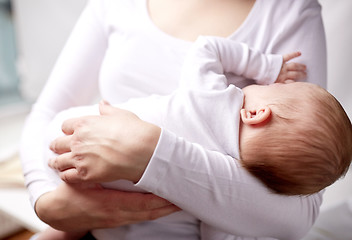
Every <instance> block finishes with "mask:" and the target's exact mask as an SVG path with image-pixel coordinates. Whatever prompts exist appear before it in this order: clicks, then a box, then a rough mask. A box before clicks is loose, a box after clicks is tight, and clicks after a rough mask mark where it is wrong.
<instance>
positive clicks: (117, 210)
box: [35, 183, 179, 231]
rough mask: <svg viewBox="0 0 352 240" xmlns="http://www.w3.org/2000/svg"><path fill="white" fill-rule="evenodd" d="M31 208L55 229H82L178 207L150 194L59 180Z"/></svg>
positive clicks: (114, 224) (134, 219)
mask: <svg viewBox="0 0 352 240" xmlns="http://www.w3.org/2000/svg"><path fill="white" fill-rule="evenodd" d="M35 210H36V213H37V215H38V216H39V218H40V219H41V220H43V221H44V222H46V223H47V224H49V225H50V226H52V227H54V228H56V229H58V230H63V231H86V230H90V229H96V228H112V227H118V226H122V225H126V224H132V223H137V222H141V221H147V220H153V219H157V218H159V217H163V216H166V215H168V214H171V213H173V212H175V211H178V210H179V209H178V208H177V207H176V206H174V205H172V204H171V203H170V202H168V201H166V200H165V199H162V198H159V197H157V196H155V195H153V194H143V193H130V192H122V191H117V190H109V189H103V188H102V187H100V185H98V184H89V185H88V184H66V183H62V184H61V185H60V186H59V187H58V188H57V189H56V190H54V191H52V192H49V193H46V194H44V195H42V196H41V197H40V198H39V199H38V201H37V202H36V206H35Z"/></svg>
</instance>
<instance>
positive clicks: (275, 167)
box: [241, 83, 352, 195]
mask: <svg viewBox="0 0 352 240" xmlns="http://www.w3.org/2000/svg"><path fill="white" fill-rule="evenodd" d="M302 86H303V87H306V88H307V91H305V94H302V95H300V96H296V97H295V98H292V97H287V98H286V99H284V100H283V99H278V100H277V101H274V102H273V103H272V104H271V106H270V107H271V109H272V116H271V120H270V122H269V123H268V124H267V127H264V128H263V130H262V131H261V133H260V134H258V135H256V136H255V137H253V138H251V139H250V140H248V142H246V143H245V144H247V146H249V147H248V151H247V150H246V152H241V162H242V164H243V166H244V167H245V168H246V169H247V170H248V171H249V172H250V173H251V174H253V175H254V176H255V177H257V178H259V179H260V180H261V181H262V182H263V183H264V184H265V185H266V186H268V187H269V188H270V189H272V190H273V191H274V192H276V193H280V194H285V195H307V194H312V193H315V192H318V191H320V190H322V189H324V188H325V187H327V186H329V185H331V184H332V183H334V182H335V181H336V180H337V179H339V178H340V177H342V176H344V175H345V174H346V172H347V170H348V168H349V165H350V163H351V158H352V126H351V122H350V120H349V118H348V116H347V114H346V112H345V111H344V109H343V107H342V106H341V104H340V103H339V102H338V101H337V100H336V98H335V97H333V96H332V95H331V94H329V93H328V92H327V91H326V90H324V89H323V88H321V87H318V86H316V85H313V84H309V83H305V84H304V85H302ZM307 106H308V108H307ZM246 149H247V148H246Z"/></svg>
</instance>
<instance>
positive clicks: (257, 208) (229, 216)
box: [50, 105, 321, 239]
mask: <svg viewBox="0 0 352 240" xmlns="http://www.w3.org/2000/svg"><path fill="white" fill-rule="evenodd" d="M100 107H101V111H102V116H100V117H99V116H96V117H90V118H79V119H72V120H69V121H66V122H65V123H64V130H65V131H66V133H68V134H72V135H69V136H66V137H63V138H60V139H57V140H56V141H55V142H54V143H53V144H52V149H53V150H55V151H57V152H61V153H62V152H66V153H65V154H62V155H61V156H59V157H58V158H56V159H55V160H53V161H51V162H50V164H51V166H52V167H55V168H57V169H59V170H61V177H62V178H63V179H65V180H66V181H69V182H70V181H71V182H80V181H83V182H95V181H97V182H101V181H110V180H112V179H119V178H124V179H127V180H131V181H134V182H136V181H138V180H139V181H138V183H137V185H138V186H140V187H142V188H144V189H145V190H148V191H151V192H152V193H155V194H157V195H159V196H161V197H164V198H165V199H167V200H169V201H171V202H172V203H174V204H176V205H177V206H179V207H180V208H182V209H184V210H186V211H188V212H190V213H191V214H193V215H194V216H196V217H198V218H199V219H201V220H202V221H204V222H206V223H208V224H210V225H212V226H215V227H217V228H219V229H221V230H224V231H226V232H230V233H232V234H234V235H237V236H252V237H274V238H278V239H299V238H300V237H302V236H303V235H304V234H305V233H306V232H307V231H308V229H309V228H310V227H311V226H312V224H313V222H314V220H315V218H316V217H317V215H318V212H319V206H320V204H321V194H315V195H311V196H307V197H285V196H280V195H276V194H272V193H270V192H269V191H268V190H267V188H265V187H264V186H263V185H262V184H261V183H259V182H258V181H257V180H256V179H254V178H253V177H251V176H250V175H249V174H248V173H247V172H246V171H245V169H243V168H242V167H241V166H240V165H239V164H238V161H237V160H235V159H233V158H231V157H229V156H226V155H223V154H221V153H218V152H213V151H209V150H206V149H204V148H202V147H201V146H199V145H197V144H193V143H190V142H187V141H186V140H184V139H182V138H178V137H176V136H175V135H174V134H172V133H170V132H168V131H166V130H164V131H163V132H162V133H161V135H160V129H159V128H158V127H156V126H154V125H151V124H149V123H146V122H143V121H141V120H139V119H138V118H137V117H136V116H135V115H134V114H132V113H130V112H127V111H125V110H120V109H116V108H113V107H111V106H107V105H101V106H100ZM107 125H111V126H113V127H111V128H109V134H108V136H109V137H106V136H107V132H106V129H107V128H106V126H107ZM130 132H132V133H133V134H131V135H129V133H130ZM126 134H127V135H128V138H126V136H127V135H126ZM98 139H99V140H98ZM102 139H103V140H102ZM126 139H128V141H125V140H126ZM70 144H71V146H70ZM155 145H156V146H155ZM90 146H94V147H90ZM136 146H137V147H136ZM70 148H72V152H69V150H70ZM97 155H99V156H101V157H100V161H99V164H100V165H98V167H97V165H96V164H97V162H96V161H95V157H94V156H97ZM150 158H151V159H150ZM111 159H114V161H110V160H111ZM148 163H149V164H148ZM147 164H148V165H147ZM119 169H120V170H119ZM121 169H122V170H121ZM141 176H142V177H141Z"/></svg>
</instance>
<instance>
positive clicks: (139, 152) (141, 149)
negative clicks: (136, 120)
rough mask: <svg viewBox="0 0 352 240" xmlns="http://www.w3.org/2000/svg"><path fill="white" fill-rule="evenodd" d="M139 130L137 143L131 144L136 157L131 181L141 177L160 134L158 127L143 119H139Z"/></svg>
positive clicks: (136, 180)
mask: <svg viewBox="0 0 352 240" xmlns="http://www.w3.org/2000/svg"><path fill="white" fill-rule="evenodd" d="M140 130H141V131H140V136H139V138H138V140H137V142H136V144H137V145H135V146H131V147H132V148H133V150H132V151H133V152H134V154H135V156H137V157H138V159H137V163H138V164H136V165H135V166H136V168H135V171H134V173H135V174H133V179H131V180H132V181H133V182H138V181H139V180H140V179H141V177H142V175H143V173H144V171H145V169H146V168H147V166H148V164H149V161H150V159H151V158H152V156H153V153H154V151H155V148H156V146H157V144H158V141H159V138H160V134H161V128H160V127H158V126H156V125H154V124H151V123H148V122H145V121H141V126H140ZM136 146H137V147H136Z"/></svg>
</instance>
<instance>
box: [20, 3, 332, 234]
mask: <svg viewBox="0 0 352 240" xmlns="http://www.w3.org/2000/svg"><path fill="white" fill-rule="evenodd" d="M320 10H321V9H320V6H319V4H318V3H317V2H316V1H315V0H296V1H293V0H291V1H289V0H287V1H274V0H267V1H261V0H258V1H256V3H255V5H254V7H253V9H252V10H251V12H250V14H249V16H248V17H247V19H246V20H245V22H244V23H243V24H242V25H241V27H240V28H239V29H238V30H237V31H236V32H234V33H233V34H232V35H231V36H229V37H228V38H229V39H232V40H235V41H237V42H244V43H247V44H248V45H249V46H250V47H253V48H255V49H258V50H261V51H262V52H265V53H281V54H283V53H288V52H291V51H293V50H300V51H301V52H302V54H303V56H302V57H301V58H300V59H299V61H301V62H303V63H305V64H306V65H307V67H308V71H309V72H308V81H310V82H313V83H318V84H319V85H321V86H323V87H325V86H326V50H325V41H324V31H323V27H322V22H321V15H320ZM190 46H191V42H187V41H184V40H180V39H177V38H174V37H172V36H169V35H167V34H165V33H164V32H162V31H160V30H159V29H158V28H157V27H156V26H155V25H153V23H152V21H151V20H150V19H149V16H148V11H147V8H146V0H115V1H113V0H92V1H91V2H90V3H89V5H88V6H87V8H86V9H85V11H84V12H83V14H82V16H81V18H80V20H79V21H78V23H77V25H76V27H75V29H74V31H73V33H72V35H71V37H70V39H69V40H68V43H67V45H66V47H65V48H64V50H63V52H62V54H61V56H60V58H59V59H58V62H57V64H56V66H55V68H54V70H53V72H52V74H51V77H50V79H49V81H48V83H47V84H46V86H45V88H44V90H43V92H42V94H41V95H40V97H39V98H38V101H37V102H36V104H35V105H34V106H33V110H32V112H31V114H30V115H29V117H28V119H27V122H26V126H25V129H24V132H23V138H22V147H21V156H22V163H23V170H24V174H25V178H26V184H27V187H28V189H29V192H30V195H31V200H32V203H33V204H34V203H35V201H36V200H37V199H38V197H39V196H40V195H42V194H43V193H46V192H48V191H50V190H53V189H54V188H55V184H52V183H51V182H50V180H49V178H48V176H47V175H46V174H45V170H44V168H43V166H42V162H41V161H40V159H41V158H42V154H43V145H41V144H39V143H41V142H43V136H44V134H45V131H46V126H47V125H48V123H49V122H50V121H51V119H52V118H53V117H54V116H55V115H56V113H58V112H59V111H62V110H64V109H67V108H69V107H73V106H79V105H86V104H89V103H91V101H92V99H94V97H95V96H96V95H97V94H98V93H100V94H101V96H102V97H103V98H104V99H106V100H108V101H109V102H111V103H113V104H117V103H121V102H124V101H126V100H128V99H129V98H131V97H144V96H148V95H150V94H161V95H163V94H169V93H171V92H172V91H174V90H175V89H176V87H177V85H178V80H179V77H180V73H181V66H182V63H183V62H184V57H185V55H186V52H187V51H188V50H189V47H190ZM227 77H228V79H229V81H230V82H231V83H235V84H236V85H237V86H243V85H245V83H247V81H245V82H244V81H243V80H244V78H243V77H236V76H234V75H231V74H228V75H227ZM219 121H220V120H219ZM221 121H222V119H221ZM195 169H197V172H193V171H194V170H195ZM159 173H160V174H159ZM165 173H167V174H165ZM201 173H206V174H201ZM155 174H158V175H155ZM210 176H211V177H210ZM210 179H212V180H210ZM138 185H139V186H140V187H142V188H144V189H146V190H147V191H152V192H154V193H156V194H158V195H161V196H163V197H166V198H167V199H169V200H171V201H173V202H175V203H177V204H178V205H179V206H180V207H182V208H183V209H185V210H186V211H188V212H190V213H191V214H193V215H194V216H196V217H197V218H199V219H201V220H202V221H204V222H206V223H208V224H211V225H214V226H216V227H219V228H220V229H222V230H225V231H228V232H231V233H233V234H236V235H247V236H271V237H275V238H280V239H299V238H300V237H301V236H302V235H304V233H306V232H307V230H308V229H309V227H310V226H311V225H312V223H313V222H314V220H315V218H316V216H317V214H318V212H319V206H320V203H321V194H316V195H312V196H309V197H302V198H300V197H281V196H277V195H272V194H270V193H268V191H267V190H266V189H265V188H264V187H263V186H262V185H261V184H259V183H258V182H257V181H256V180H255V179H253V178H251V176H250V175H249V174H247V173H246V172H245V171H244V170H243V169H241V168H240V167H239V166H238V165H237V164H236V161H233V159H232V158H231V157H230V156H226V155H223V154H221V153H218V152H215V151H209V150H205V149H204V148H202V147H201V146H200V145H196V144H192V143H191V142H189V141H186V140H185V139H181V138H178V137H177V136H176V135H175V134H174V133H172V132H171V131H167V130H164V131H163V132H162V135H161V138H160V140H159V143H158V146H157V149H156V151H155V153H154V156H153V158H152V160H151V162H150V164H149V166H148V168H147V171H146V172H145V174H144V176H143V178H142V180H141V181H140V182H139V183H138ZM194 193H197V198H195V197H192V194H194ZM210 206H211V207H210ZM273 209H275V214H273Z"/></svg>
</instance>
